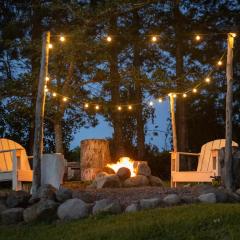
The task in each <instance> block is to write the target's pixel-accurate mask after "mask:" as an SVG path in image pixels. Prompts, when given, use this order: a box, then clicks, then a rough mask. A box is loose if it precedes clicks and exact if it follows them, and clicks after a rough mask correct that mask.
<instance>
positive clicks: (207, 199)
mask: <svg viewBox="0 0 240 240" xmlns="http://www.w3.org/2000/svg"><path fill="white" fill-rule="evenodd" d="M198 200H199V201H200V202H202V203H216V202H217V198H216V195H215V193H205V194H201V195H200V196H199V197H198Z"/></svg>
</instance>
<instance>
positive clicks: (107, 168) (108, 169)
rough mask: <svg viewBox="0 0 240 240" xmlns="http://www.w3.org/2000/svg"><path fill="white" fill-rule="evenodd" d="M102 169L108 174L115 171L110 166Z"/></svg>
mask: <svg viewBox="0 0 240 240" xmlns="http://www.w3.org/2000/svg"><path fill="white" fill-rule="evenodd" d="M102 170H103V171H104V172H106V173H108V174H115V171H114V170H113V169H112V168H110V167H104V168H103V169H102Z"/></svg>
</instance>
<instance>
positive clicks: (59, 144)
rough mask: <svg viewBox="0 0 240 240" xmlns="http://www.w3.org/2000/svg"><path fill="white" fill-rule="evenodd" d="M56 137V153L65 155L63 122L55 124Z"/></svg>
mask: <svg viewBox="0 0 240 240" xmlns="http://www.w3.org/2000/svg"><path fill="white" fill-rule="evenodd" d="M54 135H55V152H56V153H62V154H63V153H64V150H63V139H62V124H61V120H59V121H55V122H54Z"/></svg>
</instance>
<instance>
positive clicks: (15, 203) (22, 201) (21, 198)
mask: <svg viewBox="0 0 240 240" xmlns="http://www.w3.org/2000/svg"><path fill="white" fill-rule="evenodd" d="M29 199H30V194H29V193H27V192H24V191H13V192H11V193H10V194H9V195H8V197H7V200H6V204H7V206H8V207H10V208H15V207H26V206H27V205H28V200H29Z"/></svg>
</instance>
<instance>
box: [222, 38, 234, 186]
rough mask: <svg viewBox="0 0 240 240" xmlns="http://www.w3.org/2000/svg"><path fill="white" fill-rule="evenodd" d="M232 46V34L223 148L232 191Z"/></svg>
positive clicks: (228, 61)
mask: <svg viewBox="0 0 240 240" xmlns="http://www.w3.org/2000/svg"><path fill="white" fill-rule="evenodd" d="M233 44H234V37H233V36H232V33H229V34H228V50H227V65H226V77H227V95H226V123H225V124H226V129H225V138H226V147H225V158H224V165H225V178H224V180H225V187H226V188H227V189H229V190H231V189H232V183H233V178H232V172H233V171H232V99H233V93H232V86H233Z"/></svg>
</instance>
